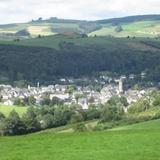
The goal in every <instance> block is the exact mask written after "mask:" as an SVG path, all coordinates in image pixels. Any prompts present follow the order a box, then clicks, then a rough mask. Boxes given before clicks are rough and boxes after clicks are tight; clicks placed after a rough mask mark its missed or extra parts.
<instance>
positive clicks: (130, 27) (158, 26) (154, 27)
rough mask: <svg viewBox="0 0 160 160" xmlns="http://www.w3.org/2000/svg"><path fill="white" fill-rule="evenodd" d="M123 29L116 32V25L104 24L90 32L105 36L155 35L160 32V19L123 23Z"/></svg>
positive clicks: (92, 34)
mask: <svg viewBox="0 0 160 160" xmlns="http://www.w3.org/2000/svg"><path fill="white" fill-rule="evenodd" d="M121 26H122V28H123V31H122V32H115V28H116V26H112V25H108V24H107V25H103V27H102V28H101V29H100V30H97V31H94V32H91V33H89V36H94V35H95V34H96V35H97V36H105V35H112V36H115V37H126V36H136V37H155V36H158V35H159V34H160V22H159V21H139V22H132V23H122V24H121Z"/></svg>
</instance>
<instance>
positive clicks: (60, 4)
mask: <svg viewBox="0 0 160 160" xmlns="http://www.w3.org/2000/svg"><path fill="white" fill-rule="evenodd" d="M159 11H160V1H159V0H145V1H140V0H134V1H129V0H81V1H79V0H0V15H1V16H0V23H11V22H25V21H29V20H31V19H36V18H38V17H43V18H49V17H60V18H69V19H87V20H93V19H103V18H111V17H121V16H127V15H134V14H158V13H159Z"/></svg>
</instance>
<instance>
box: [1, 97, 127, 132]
mask: <svg viewBox="0 0 160 160" xmlns="http://www.w3.org/2000/svg"><path fill="white" fill-rule="evenodd" d="M115 104H116V105H115ZM117 104H118V105H117ZM125 105H126V100H124V99H123V98H122V99H121V98H118V97H116V98H113V99H111V100H110V101H109V102H108V103H106V104H105V105H97V106H95V105H90V106H89V109H87V110H86V109H83V108H82V107H81V106H80V105H77V104H73V105H70V106H67V105H63V104H59V105H53V104H52V105H51V104H49V105H45V106H41V107H29V108H28V110H27V112H26V113H25V114H24V115H23V116H22V117H19V115H18V113H16V112H15V111H14V110H13V111H12V112H11V113H10V114H9V116H8V117H5V116H4V115H3V114H2V113H0V135H21V134H28V133H33V132H37V131H40V130H44V129H48V128H55V127H59V126H64V125H66V124H72V125H73V124H77V123H81V122H84V121H88V120H94V119H100V120H101V122H106V121H111V120H120V119H121V118H122V116H123V115H124V110H123V108H124V106H125Z"/></svg>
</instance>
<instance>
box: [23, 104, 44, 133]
mask: <svg viewBox="0 0 160 160" xmlns="http://www.w3.org/2000/svg"><path fill="white" fill-rule="evenodd" d="M22 119H23V122H24V124H25V126H26V130H27V133H31V132H36V131H39V130H40V129H41V125H40V122H38V120H37V119H36V114H35V112H34V108H32V107H30V108H29V109H28V110H27V113H25V114H24V115H23V117H22Z"/></svg>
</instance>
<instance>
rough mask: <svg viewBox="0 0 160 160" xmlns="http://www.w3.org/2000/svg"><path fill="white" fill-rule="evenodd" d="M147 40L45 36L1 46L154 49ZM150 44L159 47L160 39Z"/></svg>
mask: <svg viewBox="0 0 160 160" xmlns="http://www.w3.org/2000/svg"><path fill="white" fill-rule="evenodd" d="M147 40H148V39H146V38H136V39H132V38H130V39H127V38H113V37H87V38H69V37H67V36H45V37H42V38H31V39H23V40H20V41H19V42H15V41H13V40H12V41H9V40H0V44H5V45H20V46H32V47H47V48H55V49H59V44H60V43H61V42H68V43H70V42H71V43H74V44H75V45H81V46H88V45H101V46H112V47H116V48H117V47H120V46H124V45H125V46H129V47H132V48H139V49H141V50H144V49H145V50H148V49H153V47H152V48H151V47H150V46H148V45H145V44H144V43H143V42H142V41H147ZM149 41H150V42H154V43H157V44H158V45H159V43H160V41H159V40H158V39H150V40H149Z"/></svg>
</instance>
